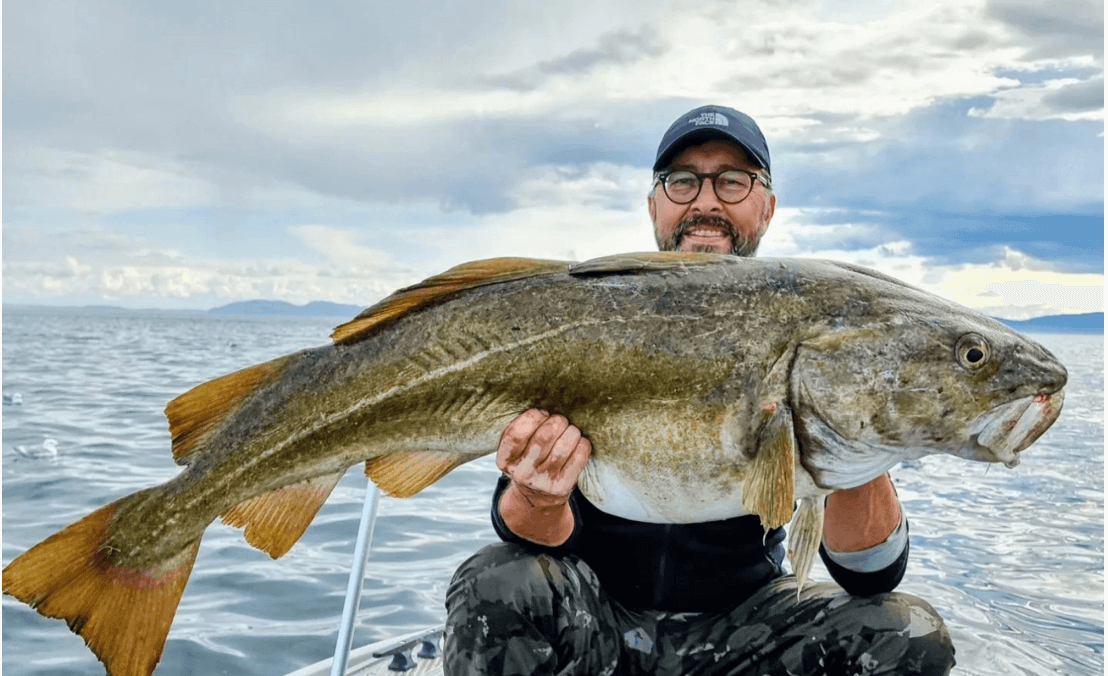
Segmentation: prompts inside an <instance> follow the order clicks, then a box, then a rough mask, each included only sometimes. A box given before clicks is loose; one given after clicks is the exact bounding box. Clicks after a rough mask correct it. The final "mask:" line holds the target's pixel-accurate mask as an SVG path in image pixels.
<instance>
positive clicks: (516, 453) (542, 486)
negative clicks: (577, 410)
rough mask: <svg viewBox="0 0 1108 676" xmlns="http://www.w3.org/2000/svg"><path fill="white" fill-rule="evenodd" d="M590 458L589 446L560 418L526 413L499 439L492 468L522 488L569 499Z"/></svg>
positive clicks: (574, 429) (534, 411) (529, 411)
mask: <svg viewBox="0 0 1108 676" xmlns="http://www.w3.org/2000/svg"><path fill="white" fill-rule="evenodd" d="M591 454H592V444H591V443H590V442H589V440H588V439H586V438H584V437H583V436H582V435H581V430H580V429H578V428H577V427H575V426H574V425H570V424H569V421H568V420H567V419H566V418H565V416H562V415H550V414H549V413H547V412H545V411H541V410H538V409H531V410H528V411H526V412H524V413H522V414H521V415H519V416H518V417H517V418H516V419H515V420H513V421H512V422H510V423H509V424H508V426H507V427H506V428H505V429H504V433H503V434H502V435H501V437H500V444H499V446H498V447H497V454H496V465H497V467H499V468H500V470H501V471H503V472H504V473H506V474H507V475H508V476H510V477H512V480H513V481H514V482H515V483H517V484H519V485H520V486H522V487H525V488H527V489H530V490H534V491H539V492H543V493H551V494H554V495H569V493H570V492H571V491H572V490H573V487H574V486H575V485H576V484H577V478H578V477H579V476H580V475H581V472H582V470H583V469H584V467H585V464H586V463H587V462H588V460H589V457H590V456H591Z"/></svg>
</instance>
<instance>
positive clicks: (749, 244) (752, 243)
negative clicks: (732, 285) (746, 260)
mask: <svg viewBox="0 0 1108 676" xmlns="http://www.w3.org/2000/svg"><path fill="white" fill-rule="evenodd" d="M701 225H711V226H715V227H718V228H722V229H723V230H724V231H726V232H727V234H728V235H730V236H731V251H730V252H728V253H730V254H731V255H732V256H753V255H754V253H755V252H756V251H758V243H759V242H760V241H761V239H762V233H761V232H758V233H756V234H754V235H752V236H750V237H744V236H742V235H740V234H739V231H738V230H736V229H735V226H734V225H732V224H731V221H729V220H727V219H726V218H722V217H719V216H690V217H688V218H686V219H685V220H683V221H681V222H680V223H679V224H678V225H677V227H676V228H675V229H674V231H673V232H672V233H670V235H669V237H665V238H663V237H661V236H659V235H657V230H655V239H656V240H657V241H658V250H659V251H680V250H681V238H682V237H684V236H685V233H686V232H688V231H689V230H691V229H692V228H695V227H697V226H701ZM762 230H763V231H764V228H763V229H762ZM693 251H698V252H701V253H712V252H713V250H712V248H711V247H709V246H707V245H697V246H695V247H693Z"/></svg>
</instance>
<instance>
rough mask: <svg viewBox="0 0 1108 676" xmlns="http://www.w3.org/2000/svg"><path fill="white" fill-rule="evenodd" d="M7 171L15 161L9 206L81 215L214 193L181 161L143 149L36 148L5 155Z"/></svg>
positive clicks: (207, 198) (205, 198)
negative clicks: (46, 207) (46, 200)
mask: <svg viewBox="0 0 1108 676" xmlns="http://www.w3.org/2000/svg"><path fill="white" fill-rule="evenodd" d="M4 161H5V165H6V169H7V168H8V167H9V166H11V165H9V163H13V164H14V163H18V166H19V171H17V172H11V171H10V170H8V171H7V172H6V173H7V174H8V176H7V177H6V180H5V182H4V200H5V202H6V203H7V205H12V206H24V205H41V204H42V202H43V196H44V195H49V206H50V207H51V208H64V209H69V210H71V211H75V212H77V213H81V214H104V213H110V212H116V211H126V210H133V209H146V208H167V207H191V206H197V205H204V204H209V203H211V202H212V201H213V199H214V198H215V197H216V195H217V194H218V191H217V189H216V187H215V186H214V185H212V184H211V183H210V182H208V181H206V180H204V179H201V178H198V177H197V176H196V175H195V173H194V170H193V169H192V168H190V167H188V166H186V165H184V164H181V163H176V162H169V161H166V160H165V159H164V158H162V157H158V156H156V155H150V154H146V153H135V152H122V151H111V150H104V151H99V152H95V153H86V152H75V151H65V150H55V149H51V148H35V149H31V150H27V151H17V152H16V153H15V154H14V155H9V154H8V152H7V151H5V158H4Z"/></svg>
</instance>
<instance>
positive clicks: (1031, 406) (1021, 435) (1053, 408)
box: [975, 390, 1066, 468]
mask: <svg viewBox="0 0 1108 676" xmlns="http://www.w3.org/2000/svg"><path fill="white" fill-rule="evenodd" d="M1065 398H1066V397H1065V393H1064V391H1063V390H1058V391H1057V392H1053V393H1047V392H1040V393H1039V394H1036V395H1034V396H1030V397H1024V398H1023V399H1017V400H1016V401H1013V402H1011V403H1008V404H1005V405H1004V406H1002V407H1000V410H999V411H997V412H996V413H995V414H994V415H993V416H991V419H990V420H989V421H988V422H987V423H986V424H985V427H984V428H983V429H982V430H981V432H979V433H978V435H977V439H976V441H977V449H976V453H975V455H976V458H975V459H977V460H983V461H985V462H1001V463H1004V466H1005V467H1009V468H1011V467H1015V466H1016V465H1018V464H1019V462H1020V456H1019V454H1020V451H1023V450H1024V449H1025V448H1027V447H1028V446H1030V445H1031V444H1033V443H1034V442H1035V440H1036V439H1038V438H1039V437H1040V436H1042V434H1043V432H1046V431H1047V429H1048V428H1049V427H1050V426H1051V425H1053V424H1054V421H1055V420H1057V419H1058V415H1059V414H1060V413H1061V412H1062V402H1063V401H1064V400H1065Z"/></svg>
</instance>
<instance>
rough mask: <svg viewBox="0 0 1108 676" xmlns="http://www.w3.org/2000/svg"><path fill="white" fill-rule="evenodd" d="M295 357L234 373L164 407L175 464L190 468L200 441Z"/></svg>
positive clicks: (201, 445) (194, 389)
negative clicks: (188, 465) (189, 464)
mask: <svg viewBox="0 0 1108 676" xmlns="http://www.w3.org/2000/svg"><path fill="white" fill-rule="evenodd" d="M293 356H294V355H288V356H285V357H280V358H278V359H274V360H272V361H267V362H264V363H262V364H257V365H255V366H251V367H250V368H245V369H242V370H241V371H235V372H234V373H231V374H228V375H225V376H223V377H221V378H216V379H215V380H210V381H208V382H206V383H204V384H202V385H197V386H196V387H194V388H192V389H191V390H189V391H188V392H185V393H184V394H182V395H180V396H179V397H177V398H176V399H174V400H173V401H171V402H169V404H167V405H166V407H165V416H166V418H168V419H169V435H170V437H171V438H172V440H173V461H174V462H176V463H177V464H178V465H187V464H188V463H189V461H190V460H191V458H192V456H193V455H195V454H196V453H197V452H199V451H200V449H202V448H203V444H202V443H201V441H202V440H203V439H204V437H205V436H206V435H207V434H208V433H209V432H211V431H212V430H213V429H215V428H216V427H217V426H218V425H219V423H220V422H222V421H223V419H224V418H226V417H227V416H228V415H229V414H230V413H231V412H232V411H234V410H235V409H236V408H238V406H239V404H240V403H241V402H242V400H243V399H244V398H245V397H246V395H248V394H250V393H251V392H253V391H254V390H255V389H257V388H258V386H260V385H262V384H263V383H266V382H269V381H271V380H273V379H274V378H276V377H277V376H278V375H280V374H281V372H282V371H283V370H284V367H285V366H286V365H287V364H288V362H289V360H290V359H292V357H293Z"/></svg>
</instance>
